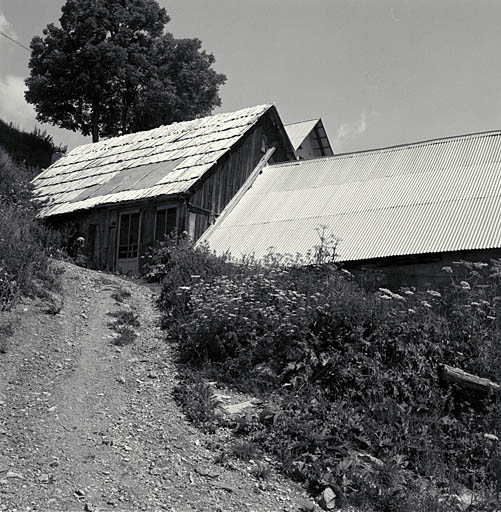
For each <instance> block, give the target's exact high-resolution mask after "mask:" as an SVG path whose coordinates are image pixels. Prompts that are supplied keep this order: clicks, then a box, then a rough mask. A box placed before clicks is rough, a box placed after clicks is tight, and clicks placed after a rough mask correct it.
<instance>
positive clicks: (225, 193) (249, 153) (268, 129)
mask: <svg viewBox="0 0 501 512" xmlns="http://www.w3.org/2000/svg"><path fill="white" fill-rule="evenodd" d="M271 147H275V148H276V151H275V153H274V154H273V156H272V159H271V161H270V163H271V162H284V161H288V160H294V159H295V157H294V154H293V153H291V150H289V149H288V148H287V146H286V145H285V144H284V142H283V140H282V138H281V137H280V131H279V128H278V127H277V124H276V123H275V121H274V119H273V118H272V117H270V116H269V115H265V116H263V117H262V118H261V119H260V120H259V122H258V123H257V124H256V125H255V126H254V127H253V128H252V129H251V130H250V131H249V133H247V135H246V136H245V137H243V139H242V140H241V141H239V142H238V143H237V144H236V145H235V147H233V148H232V149H231V151H230V152H229V153H228V154H227V155H225V157H224V158H222V159H221V161H220V162H219V163H218V164H216V165H215V166H214V168H213V169H212V170H211V171H209V173H208V174H207V175H206V176H205V177H204V178H203V179H202V180H201V182H200V183H199V184H197V185H195V187H193V189H192V190H193V195H192V196H191V197H190V199H189V202H190V204H191V205H193V206H194V207H195V208H193V209H192V211H189V208H188V209H187V211H186V217H187V218H186V222H185V228H184V229H185V230H186V231H187V232H188V233H189V234H190V236H191V237H192V238H193V239H194V240H198V239H199V238H200V237H201V236H202V234H203V233H204V231H205V230H206V229H207V228H208V227H209V224H210V223H212V222H213V220H214V218H212V219H211V215H210V213H211V212H214V214H216V215H219V214H220V213H221V212H222V211H223V209H224V207H225V206H226V205H227V204H228V202H229V201H230V200H231V199H232V197H233V196H234V195H235V194H236V192H237V191H238V190H239V189H240V187H241V186H242V185H243V184H244V182H245V180H246V179H247V178H248V177H249V175H250V174H251V173H252V171H253V170H254V168H255V167H256V165H257V164H258V163H259V161H260V160H261V158H262V157H263V156H264V154H265V153H266V151H267V150H268V149H269V148H271ZM196 208H200V209H203V210H205V212H201V211H196Z"/></svg>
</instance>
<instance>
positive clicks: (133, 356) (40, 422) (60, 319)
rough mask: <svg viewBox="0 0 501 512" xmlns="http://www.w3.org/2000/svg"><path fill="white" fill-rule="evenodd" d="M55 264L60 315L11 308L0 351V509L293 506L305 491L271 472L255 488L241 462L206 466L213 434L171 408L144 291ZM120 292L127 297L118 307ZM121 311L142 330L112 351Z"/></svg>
mask: <svg viewBox="0 0 501 512" xmlns="http://www.w3.org/2000/svg"><path fill="white" fill-rule="evenodd" d="M57 265H58V266H59V267H60V268H61V269H62V271H63V273H62V275H61V281H62V285H61V296H62V297H63V300H64V305H63V307H62V309H61V311H60V312H59V313H58V314H49V313H48V312H47V307H46V305H44V304H41V303H37V302H36V301H31V302H27V303H25V304H22V305H21V306H19V307H18V308H17V309H16V311H15V312H14V316H15V318H16V321H17V327H16V333H15V334H14V336H13V337H11V338H10V339H9V340H8V342H7V343H6V345H7V350H6V353H5V354H0V510H8V511H13V512H14V511H20V510H23V511H28V510H40V511H65V512H69V511H77V510H78V511H80V510H87V511H105V510H115V511H119V510H120V511H136V510H148V511H150V510H151V511H154V510H168V511H172V512H174V511H178V512H180V511H195V510H197V511H220V512H228V511H249V512H250V511H256V512H263V511H295V510H298V509H299V506H300V504H302V503H304V501H305V500H304V494H303V493H302V491H301V489H300V488H298V487H297V486H296V485H295V484H293V483H291V482H289V481H287V480H286V479H284V478H283V477H282V476H280V475H278V474H276V473H274V472H273V471H272V472H271V475H270V476H269V477H268V478H267V479H266V480H265V481H260V480H258V479H256V478H255V477H254V476H252V471H251V470H252V467H251V465H252V464H250V465H249V464H244V463H235V464H230V465H229V466H228V465H226V466H221V465H218V464H216V462H215V455H216V451H217V450H216V449H215V446H217V443H216V440H215V438H214V436H211V435H204V434H202V433H200V431H198V430H197V429H196V428H195V427H194V426H192V425H191V424H190V423H189V422H188V421H187V420H186V419H185V417H184V416H183V414H182V412H181V411H180V409H179V407H178V406H177V404H176V403H175V402H174V401H173V399H172V390H173V388H174V386H175V385H176V382H177V380H176V379H177V377H176V367H175V364H174V362H173V351H172V348H171V347H170V346H169V345H168V344H167V343H166V342H165V336H164V333H162V331H161V330H160V329H159V328H158V326H157V321H158V312H157V311H156V309H155V307H154V297H155V290H154V289H153V288H152V287H148V286H146V285H144V284H141V283H140V282H139V281H134V280H130V279H124V278H121V277H118V276H113V275H108V274H104V273H100V272H94V271H90V270H87V269H83V268H80V267H77V266H74V265H72V264H69V263H57ZM121 288H123V289H126V290H128V291H129V292H130V293H131V296H130V297H129V298H127V299H125V303H124V304H122V305H119V304H118V303H117V302H116V301H115V300H114V299H113V298H112V294H113V293H114V292H116V291H117V290H119V289H121ZM121 308H131V309H133V310H134V311H135V312H136V313H137V314H138V315H139V319H140V322H141V327H140V328H139V329H138V338H137V339H136V340H135V341H134V342H133V343H132V344H130V345H127V346H124V347H120V348H119V347H116V346H115V345H114V344H113V343H112V341H113V332H112V331H111V330H110V328H109V323H110V321H111V320H112V319H111V317H110V316H109V313H110V312H112V311H116V310H118V309H121ZM52 313H54V311H52Z"/></svg>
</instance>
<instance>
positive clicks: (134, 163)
mask: <svg viewBox="0 0 501 512" xmlns="http://www.w3.org/2000/svg"><path fill="white" fill-rule="evenodd" d="M271 107H272V105H269V104H268V105H258V106H256V107H251V108H246V109H242V110H238V111H237V112H228V113H224V114H217V115H214V116H209V117H204V118H200V119H194V120H192V121H186V122H182V123H173V124H170V125H167V126H161V127H159V128H155V129H153V130H148V131H145V132H138V133H131V134H128V135H123V136H121V137H114V138H111V139H106V140H103V141H101V142H98V143H96V144H85V145H82V146H78V147H77V148H75V149H73V150H72V151H71V152H70V153H68V155H66V156H65V157H63V158H61V159H60V160H57V162H55V163H54V164H53V165H51V166H50V167H49V168H48V169H46V170H45V171H44V172H42V173H41V174H39V175H38V176H37V177H36V178H35V179H34V180H33V184H34V186H35V191H34V193H35V196H36V197H37V198H38V199H40V200H43V201H45V202H46V205H45V206H44V208H43V209H42V212H41V215H42V216H51V215H57V214H61V213H70V212H72V211H75V210H81V209H87V208H93V207H95V206H99V205H104V204H111V203H115V202H121V201H130V200H134V199H145V198H149V197H158V196H162V195H167V194H178V193H181V192H185V191H187V190H188V189H189V188H190V187H191V186H192V185H193V184H194V183H195V182H196V181H197V179H199V178H200V177H201V176H202V175H203V174H204V173H205V172H207V171H208V170H209V169H210V168H211V167H212V166H213V165H214V164H215V163H216V161H217V160H218V159H219V158H220V157H221V156H223V155H224V154H225V153H226V152H227V151H228V150H229V149H230V148H231V147H232V146H233V145H234V144H235V143H236V142H237V141H238V140H239V139H240V138H241V137H242V136H243V134H244V133H245V132H246V131H247V130H248V129H249V128H250V127H251V126H253V125H254V124H255V123H256V122H257V121H258V119H259V118H260V117H261V116H262V115H263V114H264V113H265V112H266V111H267V110H268V109H269V108H271Z"/></svg>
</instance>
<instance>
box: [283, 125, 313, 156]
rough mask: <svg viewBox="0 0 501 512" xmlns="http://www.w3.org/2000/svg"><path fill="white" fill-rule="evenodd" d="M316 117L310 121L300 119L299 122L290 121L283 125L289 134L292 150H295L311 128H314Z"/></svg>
mask: <svg viewBox="0 0 501 512" xmlns="http://www.w3.org/2000/svg"><path fill="white" fill-rule="evenodd" d="M318 121H319V120H318V119H312V120H310V121H300V122H299V123H292V124H287V125H285V131H286V132H287V135H288V136H289V139H290V141H291V142H292V146H293V147H294V151H297V149H298V148H299V146H300V145H301V144H302V143H303V141H304V139H306V137H308V135H309V134H310V132H311V130H313V128H315V125H316V124H317V123H318Z"/></svg>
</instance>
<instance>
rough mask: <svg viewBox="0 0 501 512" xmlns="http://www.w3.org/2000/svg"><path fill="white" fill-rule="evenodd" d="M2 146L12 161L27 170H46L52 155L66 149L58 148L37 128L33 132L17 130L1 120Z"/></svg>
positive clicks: (0, 144) (0, 139)
mask: <svg viewBox="0 0 501 512" xmlns="http://www.w3.org/2000/svg"><path fill="white" fill-rule="evenodd" d="M0 146H2V147H3V148H4V150H5V151H6V152H7V153H8V154H9V155H10V157H11V158H12V160H13V161H14V162H16V163H18V164H21V165H23V166H24V167H25V168H27V169H31V170H36V169H45V168H46V167H48V166H49V165H50V164H51V159H52V155H53V154H54V153H55V152H57V151H59V152H64V151H65V150H66V148H64V147H61V146H57V145H56V144H55V143H54V141H53V140H52V137H51V136H50V135H49V134H47V133H46V132H42V131H40V130H38V129H36V128H35V130H33V131H32V132H25V131H22V130H19V129H17V128H16V127H14V126H13V125H12V124H9V123H6V122H5V121H2V120H1V119H0Z"/></svg>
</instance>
